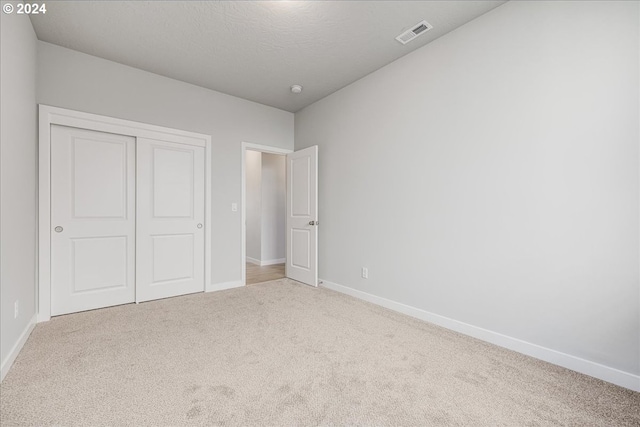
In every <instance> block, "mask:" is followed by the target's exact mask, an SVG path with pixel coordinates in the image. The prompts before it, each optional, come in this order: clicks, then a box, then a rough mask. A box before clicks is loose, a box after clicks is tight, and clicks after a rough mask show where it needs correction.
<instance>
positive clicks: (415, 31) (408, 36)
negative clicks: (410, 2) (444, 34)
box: [396, 21, 433, 44]
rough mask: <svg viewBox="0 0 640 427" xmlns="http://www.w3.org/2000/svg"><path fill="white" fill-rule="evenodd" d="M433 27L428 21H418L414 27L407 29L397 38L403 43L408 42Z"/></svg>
mask: <svg viewBox="0 0 640 427" xmlns="http://www.w3.org/2000/svg"><path fill="white" fill-rule="evenodd" d="M432 28H433V26H432V25H431V24H429V23H428V22H427V21H422V22H418V23H417V24H416V25H414V26H413V28H411V29H410V30H407V31H405V32H404V33H402V34H400V35H399V36H398V37H396V40H398V41H399V42H400V43H402V44H407V43H409V42H410V41H411V40H413V39H415V38H416V37H418V36H419V35H420V34H424V33H426V32H427V31H429V30H430V29H432Z"/></svg>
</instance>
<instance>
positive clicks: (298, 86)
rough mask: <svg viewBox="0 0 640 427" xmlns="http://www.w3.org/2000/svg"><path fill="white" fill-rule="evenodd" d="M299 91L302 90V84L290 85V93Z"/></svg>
mask: <svg viewBox="0 0 640 427" xmlns="http://www.w3.org/2000/svg"><path fill="white" fill-rule="evenodd" d="M300 92H302V86H300V85H293V86H291V93H300Z"/></svg>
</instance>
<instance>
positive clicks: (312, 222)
mask: <svg viewBox="0 0 640 427" xmlns="http://www.w3.org/2000/svg"><path fill="white" fill-rule="evenodd" d="M309 225H318V221H309Z"/></svg>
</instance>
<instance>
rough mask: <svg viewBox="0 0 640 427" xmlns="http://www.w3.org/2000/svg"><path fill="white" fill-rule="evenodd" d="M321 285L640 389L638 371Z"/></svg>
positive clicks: (337, 287) (403, 305) (342, 287)
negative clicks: (636, 373) (593, 360)
mask: <svg viewBox="0 0 640 427" xmlns="http://www.w3.org/2000/svg"><path fill="white" fill-rule="evenodd" d="M320 286H322V287H325V288H327V289H331V290H334V291H337V292H341V293H343V294H347V295H350V296H352V297H356V298H358V299H361V300H364V301H368V302H371V303H373V304H376V305H380V306H382V307H385V308H388V309H390V310H393V311H397V312H399V313H403V314H406V315H408V316H411V317H415V318H417V319H420V320H424V321H427V322H430V323H433V324H436V325H438V326H442V327H443V328H447V329H451V330H453V331H456V332H460V333H462V334H465V335H469V336H471V337H474V338H478V339H481V340H483V341H487V342H490V343H491V344H495V345H497V346H500V347H504V348H507V349H509V350H513V351H517V352H518V353H522V354H526V355H527V356H531V357H534V358H536V359H540V360H544V361H545V362H549V363H553V364H554V365H559V366H562V367H564V368H567V369H571V370H573V371H576V372H580V373H582V374H585V375H589V376H592V377H595V378H598V379H601V380H603V381H607V382H610V383H613V384H616V385H619V386H621V387H625V388H628V389H631V390H634V391H640V375H635V374H632V373H630V372H624V371H621V370H619V369H615V368H611V367H609V366H605V365H601V364H599V363H596V362H591V361H589V360H586V359H582V358H580V357H576V356H572V355H570V354H566V353H562V352H560V351H557V350H552V349H550V348H546V347H542V346H539V345H537V344H532V343H530V342H526V341H522V340H520V339H517V338H513V337H509V336H507V335H503V334H500V333H498V332H494V331H490V330H488V329H483V328H480V327H478V326H474V325H470V324H468V323H464V322H460V321H458V320H454V319H450V318H448V317H444V316H440V315H439V314H435V313H431V312H428V311H425V310H422V309H420V308H416V307H412V306H410V305H406V304H402V303H399V302H396V301H392V300H389V299H386V298H382V297H379V296H376V295H373V294H369V293H366V292H362V291H359V290H356V289H353V288H349V287H347V286H343V285H338V284H337V283H332V282H329V281H327V280H322V279H321V284H320Z"/></svg>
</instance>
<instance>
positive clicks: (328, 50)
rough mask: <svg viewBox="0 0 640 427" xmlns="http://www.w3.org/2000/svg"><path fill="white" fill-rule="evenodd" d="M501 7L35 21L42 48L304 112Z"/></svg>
mask: <svg viewBox="0 0 640 427" xmlns="http://www.w3.org/2000/svg"><path fill="white" fill-rule="evenodd" d="M502 3H504V1H222V2H221V1H215V2H214V1H208V2H200V1H155V2H144V1H63V2H58V1H48V2H47V13H46V15H33V16H32V17H31V18H32V22H33V26H34V28H35V31H36V34H37V35H38V39H40V40H43V41H46V42H49V43H54V44H57V45H60V46H64V47H68V48H70V49H74V50H77V51H80V52H84V53H88V54H90V55H95V56H98V57H101V58H105V59H109V60H112V61H115V62H119V63H122V64H126V65H130V66H132V67H136V68H140V69H142V70H146V71H150V72H153V73H156V74H160V75H163V76H167V77H171V78H174V79H178V80H182V81H185V82H188V83H192V84H195V85H198V86H202V87H206V88H209V89H213V90H217V91H220V92H224V93H227V94H230V95H235V96H238V97H241V98H245V99H249V100H252V101H256V102H259V103H262V104H266V105H271V106H273V107H277V108H281V109H283V110H287V111H292V112H295V111H297V110H299V109H301V108H303V107H305V106H307V105H309V104H311V103H313V102H315V101H317V100H319V99H321V98H323V97H325V96H327V95H329V94H331V93H332V92H335V91H336V90H338V89H340V88H342V87H344V86H346V85H348V84H349V83H352V82H354V81H356V80H358V79H359V78H361V77H363V76H365V75H367V74H369V73H371V72H372V71H375V70H377V69H378V68H380V67H382V66H384V65H386V64H388V63H390V62H392V61H394V60H396V59H398V58H400V57H401V56H403V55H406V54H407V53H409V52H411V51H413V50H415V49H417V48H419V47H421V46H424V45H425V44H427V43H429V42H430V41H432V40H434V39H436V38H438V37H439V36H441V35H443V34H445V33H447V32H449V31H452V30H454V29H455V28H457V27H459V26H461V25H463V24H465V23H466V22H468V21H470V20H472V19H474V18H476V17H478V16H480V15H482V14H483V13H486V12H488V11H489V10H491V9H493V8H495V7H497V6H499V5H500V4H502ZM423 19H424V20H426V21H428V22H429V23H430V24H432V25H433V29H432V30H430V31H429V32H427V33H425V34H423V35H421V36H420V37H418V38H416V39H415V40H414V41H412V42H410V43H409V44H407V45H405V46H403V45H402V44H400V43H399V42H397V41H396V40H395V37H396V36H397V35H399V34H400V33H401V32H403V31H404V30H407V29H409V28H410V27H412V26H413V25H414V24H416V23H418V22H419V21H421V20H423ZM292 84H300V85H302V86H304V91H303V92H302V93H301V94H299V95H294V94H292V93H291V92H290V90H289V87H290V86H291V85H292Z"/></svg>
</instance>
